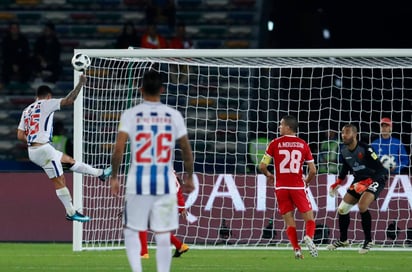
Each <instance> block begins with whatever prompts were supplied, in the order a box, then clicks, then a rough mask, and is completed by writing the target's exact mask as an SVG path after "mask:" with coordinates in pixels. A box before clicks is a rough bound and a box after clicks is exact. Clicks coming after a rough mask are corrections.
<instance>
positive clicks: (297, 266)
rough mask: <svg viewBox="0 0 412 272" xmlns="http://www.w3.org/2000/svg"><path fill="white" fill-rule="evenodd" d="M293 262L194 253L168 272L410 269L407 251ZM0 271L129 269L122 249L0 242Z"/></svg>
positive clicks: (270, 253) (266, 253) (282, 253)
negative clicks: (103, 249) (91, 248)
mask: <svg viewBox="0 0 412 272" xmlns="http://www.w3.org/2000/svg"><path fill="white" fill-rule="evenodd" d="M303 252H304V255H305V259H303V260H295V259H294V255H293V252H292V250H291V249H285V250H283V249H282V250H278V249H276V250H271V249H257V250H256V249H255V250H253V249H241V250H237V249H235V250H234V249H215V250H213V249H198V248H192V249H190V250H189V251H188V252H187V253H185V254H183V255H182V256H181V257H180V258H173V260H172V269H171V271H172V272H180V271H182V272H185V271H191V272H193V271H196V272H214V271H216V272H226V271H228V272H229V271H236V272H249V271H251V272H255V271H259V272H265V271H288V272H293V271H296V272H298V271H299V272H305V271H315V272H321V271H325V272H326V271H328V272H330V271H344V272H350V271H354V272H355V271H356V272H359V271H362V272H368V271H397V272H403V271H405V272H406V271H411V264H412V252H411V251H382V250H375V251H374V250H373V249H372V250H371V252H369V253H368V254H366V255H359V254H358V252H357V251H356V250H337V251H326V250H323V249H320V251H319V257H318V258H312V257H311V256H310V255H309V253H308V252H307V250H305V248H304V249H303ZM149 253H150V259H147V260H142V264H143V270H144V271H147V272H149V271H156V264H155V251H154V249H150V251H149ZM0 271H7V272H12V271H19V272H22V271H32V272H36V271H39V272H47V271H59V272H60V271H73V272H83V271H130V268H129V264H128V262H127V258H126V253H125V251H124V250H112V251H82V252H73V251H72V245H71V244H61V243H58V244H55V243H0Z"/></svg>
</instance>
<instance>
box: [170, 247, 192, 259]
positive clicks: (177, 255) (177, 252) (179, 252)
mask: <svg viewBox="0 0 412 272" xmlns="http://www.w3.org/2000/svg"><path fill="white" fill-rule="evenodd" d="M188 250H189V246H188V245H186V244H182V246H181V247H180V248H179V249H176V251H175V254H174V255H173V257H174V258H179V257H180V255H182V254H183V253H185V252H187V251H188Z"/></svg>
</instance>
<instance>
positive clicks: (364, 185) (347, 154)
mask: <svg viewBox="0 0 412 272" xmlns="http://www.w3.org/2000/svg"><path fill="white" fill-rule="evenodd" d="M357 135H358V130H357V128H356V127H355V126H354V125H352V124H347V125H345V126H343V128H342V142H343V144H344V147H342V149H341V154H340V156H341V160H342V162H343V166H342V169H341V171H340V173H339V175H338V179H337V181H336V182H335V183H334V184H332V185H331V186H330V188H329V194H330V195H331V196H335V195H336V192H337V190H338V188H339V187H340V186H341V184H342V183H343V180H344V179H345V177H346V175H347V174H348V173H349V172H352V173H353V176H354V179H353V182H352V184H351V185H350V186H349V188H348V190H347V192H346V194H345V196H344V197H343V200H342V201H341V203H340V204H339V207H338V216H339V230H340V239H339V240H337V241H335V242H333V243H332V244H330V245H328V246H327V249H329V250H334V249H337V248H338V247H346V246H348V245H349V242H348V228H349V224H350V215H349V212H350V210H351V208H352V207H353V206H354V205H355V204H358V207H359V212H360V215H361V220H362V228H363V232H364V234H365V237H364V238H365V241H364V243H363V245H362V247H361V248H360V249H359V254H366V253H368V252H369V249H370V247H371V245H372V234H371V225H372V219H371V215H370V213H369V210H368V209H369V205H370V204H371V203H372V202H373V201H374V200H375V199H376V198H377V197H378V196H379V194H380V192H381V191H382V190H383V188H384V187H385V183H386V180H387V178H388V177H387V171H386V169H385V168H384V167H383V166H382V164H381V162H380V160H379V158H378V155H376V153H375V152H374V150H373V148H372V147H370V146H369V145H367V144H365V143H363V142H358V140H357Z"/></svg>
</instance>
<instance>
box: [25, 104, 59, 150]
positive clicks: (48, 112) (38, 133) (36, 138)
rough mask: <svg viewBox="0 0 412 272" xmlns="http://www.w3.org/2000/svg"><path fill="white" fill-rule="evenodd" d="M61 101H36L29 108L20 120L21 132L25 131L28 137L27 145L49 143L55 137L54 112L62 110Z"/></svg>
mask: <svg viewBox="0 0 412 272" xmlns="http://www.w3.org/2000/svg"><path fill="white" fill-rule="evenodd" d="M61 100H62V99H61V98H59V99H42V100H36V101H35V102H33V103H32V104H30V105H29V106H27V107H26V108H25V109H24V111H23V113H22V115H21V118H20V123H19V126H18V129H19V130H23V131H24V132H25V134H26V136H27V144H28V145H29V146H30V145H31V144H32V143H41V144H44V143H48V142H51V140H52V136H53V116H54V112H55V111H57V110H60V102H61Z"/></svg>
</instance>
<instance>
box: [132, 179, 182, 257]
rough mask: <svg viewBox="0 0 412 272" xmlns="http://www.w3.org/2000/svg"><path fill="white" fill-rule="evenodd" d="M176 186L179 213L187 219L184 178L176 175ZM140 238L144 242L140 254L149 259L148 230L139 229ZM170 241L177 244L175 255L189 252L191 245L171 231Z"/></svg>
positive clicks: (178, 255)
mask: <svg viewBox="0 0 412 272" xmlns="http://www.w3.org/2000/svg"><path fill="white" fill-rule="evenodd" d="M175 177H176V188H177V206H178V209H179V214H180V215H181V216H182V217H183V218H184V219H186V215H187V212H186V208H185V198H184V197H183V191H182V187H181V185H182V180H181V179H180V178H179V177H178V176H176V173H175ZM139 238H140V243H141V244H142V250H141V251H140V256H141V257H142V258H143V259H148V258H149V251H148V249H147V231H139ZM170 241H171V242H172V244H173V245H174V246H175V248H176V251H175V254H174V255H173V257H176V258H177V257H180V255H182V254H183V253H185V252H187V251H188V250H189V246H188V245H186V244H185V243H183V242H182V241H180V240H179V239H178V238H177V237H176V236H175V235H174V234H173V233H170Z"/></svg>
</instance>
